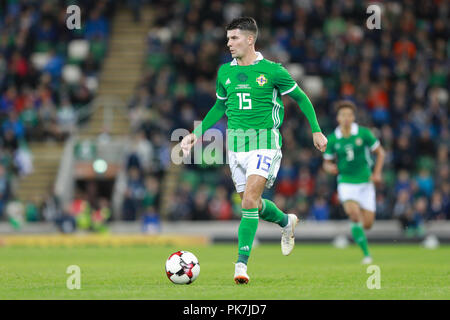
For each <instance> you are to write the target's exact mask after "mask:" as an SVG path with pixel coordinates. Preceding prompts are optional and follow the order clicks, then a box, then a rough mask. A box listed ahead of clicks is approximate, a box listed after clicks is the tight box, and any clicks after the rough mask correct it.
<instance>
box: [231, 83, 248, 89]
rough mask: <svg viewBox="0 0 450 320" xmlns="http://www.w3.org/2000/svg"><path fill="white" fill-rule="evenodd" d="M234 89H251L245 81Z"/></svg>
mask: <svg viewBox="0 0 450 320" xmlns="http://www.w3.org/2000/svg"><path fill="white" fill-rule="evenodd" d="M235 89H251V88H250V85H249V84H247V83H242V84H238V85H237V86H236V88H235Z"/></svg>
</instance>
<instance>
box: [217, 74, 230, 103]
mask: <svg viewBox="0 0 450 320" xmlns="http://www.w3.org/2000/svg"><path fill="white" fill-rule="evenodd" d="M220 70H221V68H220V69H219V71H218V72H217V79H216V97H217V99H220V100H227V99H228V97H227V91H226V90H225V87H224V86H223V83H222V80H223V79H222V78H221V72H220Z"/></svg>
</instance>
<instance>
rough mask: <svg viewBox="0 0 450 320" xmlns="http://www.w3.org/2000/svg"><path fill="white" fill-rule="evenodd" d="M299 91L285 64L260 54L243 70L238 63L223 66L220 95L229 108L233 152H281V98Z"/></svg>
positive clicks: (218, 91)
mask: <svg viewBox="0 0 450 320" xmlns="http://www.w3.org/2000/svg"><path fill="white" fill-rule="evenodd" d="M296 87H297V83H296V82H295V81H294V80H293V79H292V77H291V76H290V74H289V72H288V71H287V70H286V69H285V68H284V67H283V66H282V65H281V64H279V63H275V62H272V61H269V60H266V59H264V57H263V56H262V55H261V53H259V52H257V59H256V60H255V62H254V63H253V64H252V65H248V66H240V65H238V64H237V62H236V59H234V60H233V61H231V62H230V63H226V64H223V65H222V66H221V67H220V68H219V71H218V74H217V83H216V95H217V98H218V99H221V100H224V101H225V105H226V111H225V114H226V115H227V117H228V131H227V132H228V135H227V139H228V148H229V150H231V151H237V152H242V151H251V150H257V149H280V148H281V144H282V140H281V134H280V131H279V128H280V126H281V124H282V123H283V118H284V106H283V101H282V100H281V96H282V95H285V94H288V93H289V92H291V91H293V90H294V89H295V88H296Z"/></svg>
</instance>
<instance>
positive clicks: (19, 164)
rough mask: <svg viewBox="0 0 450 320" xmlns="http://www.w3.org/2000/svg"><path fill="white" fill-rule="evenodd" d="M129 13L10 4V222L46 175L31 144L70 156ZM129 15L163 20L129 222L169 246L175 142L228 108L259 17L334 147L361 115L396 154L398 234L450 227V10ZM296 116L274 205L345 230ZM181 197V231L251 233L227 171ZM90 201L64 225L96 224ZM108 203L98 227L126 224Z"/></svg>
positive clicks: (189, 170) (134, 112)
mask: <svg viewBox="0 0 450 320" xmlns="http://www.w3.org/2000/svg"><path fill="white" fill-rule="evenodd" d="M117 2H118V1H114V0H100V1H88V0H79V1H37V0H0V215H1V214H2V213H3V211H4V209H5V207H6V206H7V204H8V201H9V200H10V199H13V198H14V194H13V193H14V192H13V190H14V180H15V179H16V178H17V177H18V176H20V175H26V174H28V173H30V172H31V171H32V163H30V155H29V151H28V145H29V143H30V142H31V141H34V140H40V141H45V140H57V141H62V140H64V139H65V138H66V137H67V136H68V135H69V134H71V133H72V132H73V131H74V130H76V127H77V126H78V125H79V122H80V121H81V120H82V119H80V115H81V114H82V113H83V112H81V111H82V110H85V108H86V106H89V103H90V102H91V101H92V99H93V98H94V97H95V93H96V89H97V86H98V79H97V78H98V73H99V71H100V68H101V63H102V60H103V58H104V56H105V54H106V52H107V48H108V38H109V36H110V21H111V17H112V16H113V14H114V11H115V9H116V5H117ZM122 2H124V3H128V4H129V5H130V6H131V8H132V10H133V11H132V12H133V14H134V20H135V21H136V23H139V21H141V18H142V17H141V15H140V6H141V5H143V4H144V3H147V4H150V5H151V6H152V7H153V9H154V13H155V14H154V17H153V19H152V20H153V24H154V26H153V27H151V28H150V30H149V33H148V46H147V58H146V60H145V65H144V68H143V76H142V79H141V81H140V83H139V85H138V86H137V87H136V91H135V94H134V96H133V97H132V98H131V99H130V101H129V104H128V110H129V116H130V122H131V126H132V130H133V137H132V141H133V143H132V144H131V145H130V146H129V147H130V150H129V152H128V155H127V159H126V172H127V175H126V180H127V183H126V188H125V191H124V201H123V206H122V210H121V215H120V217H121V218H122V219H124V220H130V221H133V220H137V219H142V220H143V221H144V226H143V228H144V229H143V231H147V232H151V231H155V230H156V231H157V230H159V216H160V214H161V210H162V205H163V199H161V198H162V197H161V195H162V191H163V188H162V187H161V182H162V181H163V180H164V178H165V177H166V173H167V172H168V170H169V168H170V167H171V151H172V147H173V146H174V144H175V142H171V141H170V137H171V135H172V133H173V131H174V130H175V129H178V128H184V129H187V130H192V129H193V127H194V121H195V120H197V121H198V120H201V119H203V117H204V116H205V115H206V113H207V112H208V111H209V109H210V108H211V107H212V106H213V104H214V102H215V99H216V98H215V78H216V73H217V70H218V68H219V66H220V65H221V64H223V63H226V62H229V61H230V60H231V56H230V53H229V52H228V50H227V47H226V37H225V36H226V33H225V26H226V24H227V23H228V22H230V21H231V20H232V19H233V18H235V17H238V16H244V15H246V16H252V17H254V18H255V19H256V21H257V23H258V25H259V29H260V30H259V38H258V41H257V43H256V49H257V51H260V52H261V53H262V54H263V55H264V57H265V58H267V59H269V60H273V61H276V62H281V63H282V64H283V65H284V66H285V67H287V69H288V70H289V71H290V72H291V74H292V75H293V76H294V78H295V79H296V80H297V82H298V84H299V86H300V87H301V88H302V89H303V90H304V91H305V92H306V93H307V94H308V96H309V97H310V98H311V100H312V102H313V105H314V107H315V110H316V113H317V116H318V119H319V123H320V125H321V128H322V131H323V132H324V134H326V135H328V134H330V133H331V132H332V131H333V130H334V129H335V127H336V121H335V114H334V112H333V104H334V102H335V101H336V100H339V99H349V100H352V101H354V102H355V104H356V105H357V106H358V112H357V122H358V123H360V124H361V125H364V126H368V127H370V128H371V129H372V131H373V132H374V134H375V135H376V136H377V137H378V138H379V139H380V140H381V143H382V145H383V146H384V147H385V149H386V152H387V157H386V163H385V167H384V171H383V172H384V181H383V184H382V185H380V186H377V209H376V211H377V213H376V214H377V219H398V220H399V221H400V222H401V223H402V225H403V226H404V227H405V229H407V230H409V231H408V232H410V233H411V234H420V233H421V232H423V231H422V230H423V222H424V221H428V220H440V219H442V220H443V219H450V177H449V148H450V126H449V119H448V115H449V109H448V104H449V79H448V75H449V73H448V70H449V67H450V66H449V64H450V60H449V58H448V57H449V53H450V42H449V38H448V36H449V35H448V32H449V30H448V18H447V17H448V14H449V4H448V2H447V1H445V0H430V1H414V0H403V1H392V2H386V1H384V2H381V3H379V5H380V6H381V7H382V20H381V29H379V30H377V29H374V30H370V29H368V28H367V26H366V20H367V18H368V17H369V14H367V13H366V8H367V6H368V5H369V4H371V2H370V1H357V0H339V1H331V0H315V1H312V0H289V1H288V0H281V1H278V0H259V1H244V0H234V1H231V0H230V1H220V0H211V1H208V0H192V1H187V0H178V1H171V0H151V1H145V0H123V1H122ZM74 3H75V4H77V5H79V6H80V7H81V11H82V12H83V15H82V28H81V29H80V30H77V29H74V30H69V29H68V28H67V27H66V17H67V13H66V7H67V5H70V4H74ZM284 105H285V119H284V123H283V126H282V128H281V131H282V136H283V149H282V150H283V159H282V165H281V169H280V171H279V173H278V178H277V180H276V184H275V185H274V186H273V187H272V188H271V189H269V190H266V192H265V193H264V195H263V196H264V197H268V198H270V199H272V200H273V201H275V202H276V204H277V206H278V207H280V208H281V209H282V210H284V211H285V212H295V213H297V214H298V215H299V216H301V217H302V218H303V219H312V220H316V221H323V220H329V219H345V218H346V216H345V214H344V213H343V211H342V208H341V207H340V206H339V205H338V200H337V195H336V181H335V177H332V176H328V175H327V174H325V172H324V171H323V169H322V168H321V166H322V155H321V154H320V153H319V152H318V151H317V150H315V149H314V147H313V145H312V140H311V139H312V138H311V132H310V127H309V125H308V122H307V121H306V119H305V117H304V115H303V114H302V113H301V111H300V110H299V108H298V106H297V105H296V104H295V103H294V101H293V100H291V99H290V98H289V97H284ZM226 127H227V126H226V117H224V118H223V119H222V120H221V121H219V122H218V123H217V124H216V125H215V128H216V129H218V130H220V131H222V132H223V133H225V130H226ZM177 181H178V183H177V184H176V188H175V190H174V192H173V194H172V195H171V198H169V199H165V200H164V201H165V202H166V203H167V204H168V208H167V212H168V218H169V219H171V220H212V219H215V220H230V219H239V218H240V216H239V212H240V210H239V207H240V199H239V196H238V195H237V194H236V193H235V189H234V185H233V183H232V180H231V175H230V172H229V168H228V166H227V165H223V164H217V165H206V164H201V165H185V166H184V167H183V170H182V174H181V176H180V177H179V178H178V180H177ZM87 198H88V197H87V196H86V195H80V194H77V196H76V198H75V200H74V202H73V203H72V207H71V208H70V207H67V208H66V207H64V208H62V209H59V210H63V211H64V212H73V211H74V210H75V211H76V212H78V213H80V212H81V213H83V212H86V211H85V210H87V208H88V204H89V203H88V202H86V201H87ZM103 200H106V199H103ZM103 200H102V201H100V202H101V203H102V206H100V207H98V208H95V212H96V213H95V217H96V218H95V219H93V220H92V221H94V220H95V221H104V220H106V219H108V217H110V216H111V213H110V212H109V211H107V210H103V209H105V208H107V207H108V205H107V204H106V202H105V201H103ZM56 202H57V200H55V199H52V197H51V196H50V197H49V198H48V199H47V201H46V203H44V204H43V210H38V209H37V208H29V209H28V208H27V212H29V213H27V215H26V216H27V217H28V216H29V217H30V218H29V220H30V221H33V219H34V220H40V219H42V217H43V216H44V215H48V216H49V217H50V216H52V214H51V213H49V212H52V210H53V209H52V208H53V207H55V208H57V207H61V205H60V204H57V203H56ZM108 208H109V207H108ZM13 209H14V208H13ZM97 209H98V210H97ZM108 210H109V209H108ZM12 211H14V210H12ZM53 211H54V210H53ZM39 212H40V213H39ZM92 212H93V211H92ZM92 212H91V213H92ZM79 216H80V217H82V216H83V214H81V215H79ZM91 217H93V215H92V214H91ZM27 219H28V218H27ZM44 219H46V218H45V217H44ZM81 221H83V219H81ZM92 221H91V223H93V222H92ZM70 223H72V222H70ZM80 225H83V223H82V222H80ZM93 225H95V223H93ZM61 227H62V228H64V227H63V223H62V222H61Z"/></svg>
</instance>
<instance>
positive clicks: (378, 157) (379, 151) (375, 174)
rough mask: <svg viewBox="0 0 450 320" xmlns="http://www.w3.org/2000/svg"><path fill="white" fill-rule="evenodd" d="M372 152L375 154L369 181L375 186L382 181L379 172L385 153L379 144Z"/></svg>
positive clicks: (381, 169)
mask: <svg viewBox="0 0 450 320" xmlns="http://www.w3.org/2000/svg"><path fill="white" fill-rule="evenodd" d="M372 152H374V153H375V155H376V160H375V166H374V167H373V171H372V176H371V177H370V180H372V181H373V182H374V183H375V184H379V183H381V181H382V176H381V172H382V171H383V164H384V158H385V156H386V152H385V151H384V148H383V147H382V146H381V144H379V145H378V147H377V148H376V149H375V150H373V151H372Z"/></svg>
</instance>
